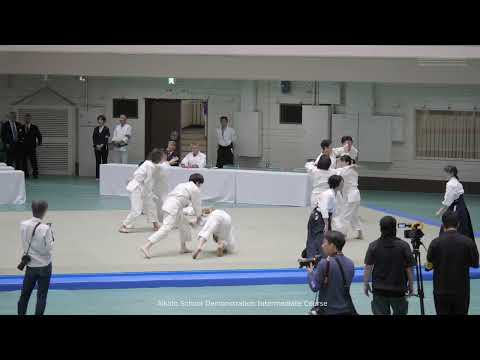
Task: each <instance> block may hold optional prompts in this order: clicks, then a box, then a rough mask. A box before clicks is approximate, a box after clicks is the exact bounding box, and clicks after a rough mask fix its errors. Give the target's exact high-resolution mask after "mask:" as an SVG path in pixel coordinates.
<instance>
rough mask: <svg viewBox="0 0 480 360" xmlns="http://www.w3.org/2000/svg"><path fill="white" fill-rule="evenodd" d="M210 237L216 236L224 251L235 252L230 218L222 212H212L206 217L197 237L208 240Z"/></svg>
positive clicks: (235, 245) (235, 246)
mask: <svg viewBox="0 0 480 360" xmlns="http://www.w3.org/2000/svg"><path fill="white" fill-rule="evenodd" d="M211 235H216V236H217V237H218V240H219V241H223V243H224V246H225V250H227V252H229V253H233V252H235V251H236V250H237V244H236V242H235V237H234V236H233V226H232V218H231V216H230V215H229V214H228V213H226V212H225V211H223V210H218V209H217V210H214V211H212V212H211V213H210V214H209V215H208V217H207V221H206V223H205V225H204V226H203V228H202V230H200V232H199V233H198V236H199V237H201V238H204V239H205V240H208V239H209V238H210V236H211Z"/></svg>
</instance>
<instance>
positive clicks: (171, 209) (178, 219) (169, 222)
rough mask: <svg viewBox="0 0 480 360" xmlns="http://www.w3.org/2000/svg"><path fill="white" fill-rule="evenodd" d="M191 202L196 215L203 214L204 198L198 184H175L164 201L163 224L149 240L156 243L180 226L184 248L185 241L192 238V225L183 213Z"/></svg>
mask: <svg viewBox="0 0 480 360" xmlns="http://www.w3.org/2000/svg"><path fill="white" fill-rule="evenodd" d="M190 204H191V206H192V208H193V212H194V215H195V217H197V218H198V217H200V216H201V215H202V200H201V194H200V189H199V188H198V186H197V185H195V183H193V182H191V181H189V182H187V183H181V184H178V185H177V186H175V188H174V189H173V190H172V191H171V192H170V193H169V194H168V195H167V198H166V200H165V202H164V203H163V207H162V211H163V221H162V226H161V227H160V229H159V230H158V231H157V232H155V233H154V234H152V235H151V236H150V237H149V238H148V241H150V242H151V243H156V242H158V241H160V240H162V239H164V238H165V237H167V235H168V233H169V232H170V231H172V230H173V229H174V228H175V227H176V226H178V229H179V230H180V242H181V245H182V248H184V247H185V243H186V242H188V241H190V240H191V239H192V234H191V231H192V230H191V226H190V224H189V223H188V221H187V219H186V218H185V216H184V213H183V209H184V208H186V207H188V206H189V205H190Z"/></svg>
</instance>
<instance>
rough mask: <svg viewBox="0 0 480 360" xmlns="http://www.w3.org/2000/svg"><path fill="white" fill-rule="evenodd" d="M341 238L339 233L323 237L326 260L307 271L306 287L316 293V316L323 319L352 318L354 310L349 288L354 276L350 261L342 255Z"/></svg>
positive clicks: (342, 242)
mask: <svg viewBox="0 0 480 360" xmlns="http://www.w3.org/2000/svg"><path fill="white" fill-rule="evenodd" d="M344 245H345V236H344V235H343V234H342V233H341V232H339V231H330V232H327V233H326V234H325V240H324V241H323V244H322V248H323V252H324V254H325V255H326V256H327V257H326V258H323V259H321V260H320V262H319V263H318V265H317V266H316V267H315V268H314V267H313V265H312V264H310V265H309V267H308V268H307V270H308V285H309V286H310V289H311V290H312V291H313V292H318V307H317V310H318V311H317V313H318V312H319V313H320V314H323V315H354V314H356V311H355V307H354V305H353V302H352V299H351V297H350V285H351V283H352V280H353V276H354V274H355V267H354V264H353V261H352V260H350V259H349V258H347V257H346V256H345V255H343V253H342V249H343V246H344Z"/></svg>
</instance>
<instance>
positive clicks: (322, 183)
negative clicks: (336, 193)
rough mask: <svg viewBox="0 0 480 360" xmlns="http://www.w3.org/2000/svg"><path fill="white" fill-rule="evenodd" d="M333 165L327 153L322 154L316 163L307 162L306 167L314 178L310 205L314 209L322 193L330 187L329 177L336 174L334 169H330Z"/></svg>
mask: <svg viewBox="0 0 480 360" xmlns="http://www.w3.org/2000/svg"><path fill="white" fill-rule="evenodd" d="M331 165H332V161H331V159H330V157H329V156H327V155H321V156H320V158H319V159H318V160H317V162H316V164H315V162H314V161H311V162H307V163H306V164H305V168H306V169H307V172H308V174H309V175H310V178H311V179H312V194H311V196H310V207H311V209H312V210H313V209H314V208H315V207H316V206H317V203H318V198H319V196H320V194H321V193H322V192H324V191H325V190H328V189H330V187H329V185H328V178H329V177H330V176H332V175H335V172H334V171H333V169H330V166H331Z"/></svg>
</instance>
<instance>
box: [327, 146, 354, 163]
mask: <svg viewBox="0 0 480 360" xmlns="http://www.w3.org/2000/svg"><path fill="white" fill-rule="evenodd" d="M333 154H334V155H335V156H336V157H340V156H343V155H348V156H350V157H351V158H352V159H353V160H355V161H357V158H358V150H357V149H356V148H355V147H353V146H352V147H351V148H350V151H345V147H343V146H340V147H338V148H334V149H333Z"/></svg>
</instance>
